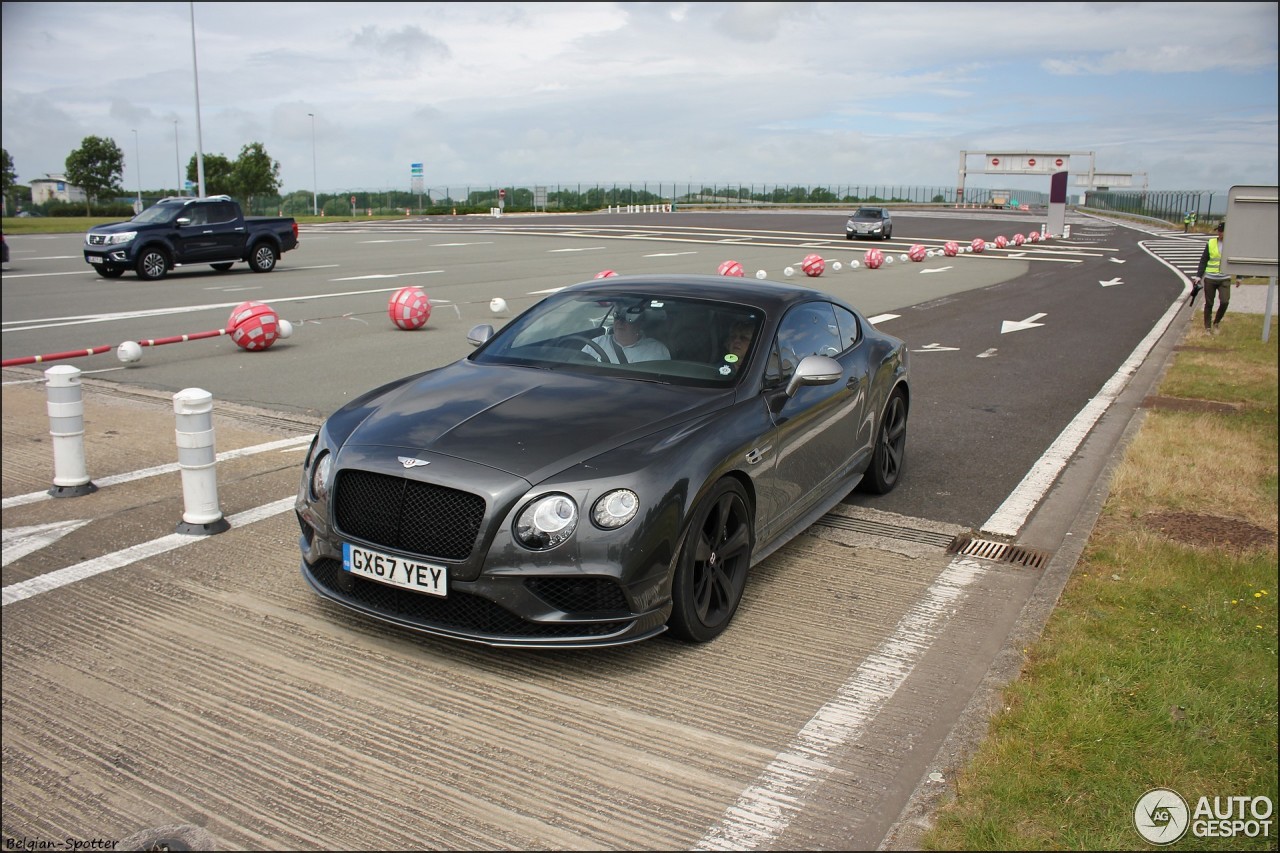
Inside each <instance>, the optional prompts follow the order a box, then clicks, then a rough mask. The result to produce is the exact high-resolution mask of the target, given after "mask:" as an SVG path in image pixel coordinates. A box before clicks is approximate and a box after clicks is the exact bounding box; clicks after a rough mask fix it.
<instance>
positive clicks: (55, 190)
mask: <svg viewBox="0 0 1280 853" xmlns="http://www.w3.org/2000/svg"><path fill="white" fill-rule="evenodd" d="M87 200H88V199H87V198H86V197H85V194H84V190H82V189H80V188H79V187H77V186H75V185H73V184H70V183H67V176H66V175H53V174H46V175H45V176H44V177H43V178H36V179H34V180H33V181H32V182H31V203H32V204H44V203H45V202H46V201H68V202H71V201H79V202H83V201H87Z"/></svg>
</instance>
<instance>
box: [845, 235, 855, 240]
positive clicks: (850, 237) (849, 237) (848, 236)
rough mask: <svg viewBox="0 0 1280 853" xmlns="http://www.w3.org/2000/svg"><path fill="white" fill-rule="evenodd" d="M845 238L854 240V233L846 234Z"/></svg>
mask: <svg viewBox="0 0 1280 853" xmlns="http://www.w3.org/2000/svg"><path fill="white" fill-rule="evenodd" d="M844 238H845V239H846V240H852V239H853V235H852V234H845V235H844Z"/></svg>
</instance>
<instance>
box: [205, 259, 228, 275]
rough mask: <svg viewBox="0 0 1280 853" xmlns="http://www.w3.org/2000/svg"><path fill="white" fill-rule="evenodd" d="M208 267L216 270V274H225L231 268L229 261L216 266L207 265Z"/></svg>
mask: <svg viewBox="0 0 1280 853" xmlns="http://www.w3.org/2000/svg"><path fill="white" fill-rule="evenodd" d="M209 266H211V267H213V268H214V269H215V270H217V271H218V272H226V271H227V270H229V269H231V267H232V262H231V261H223V262H221V263H217V264H209Z"/></svg>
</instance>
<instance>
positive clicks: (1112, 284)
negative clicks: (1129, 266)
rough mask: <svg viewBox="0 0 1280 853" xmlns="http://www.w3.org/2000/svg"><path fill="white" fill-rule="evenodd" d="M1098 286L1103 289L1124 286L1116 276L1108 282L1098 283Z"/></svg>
mask: <svg viewBox="0 0 1280 853" xmlns="http://www.w3.org/2000/svg"><path fill="white" fill-rule="evenodd" d="M1098 284H1100V285H1102V286H1103V287H1115V286H1116V285H1117V284H1124V282H1123V281H1121V280H1120V277H1119V276H1116V277H1115V278H1113V279H1111V280H1110V281H1099V282H1098Z"/></svg>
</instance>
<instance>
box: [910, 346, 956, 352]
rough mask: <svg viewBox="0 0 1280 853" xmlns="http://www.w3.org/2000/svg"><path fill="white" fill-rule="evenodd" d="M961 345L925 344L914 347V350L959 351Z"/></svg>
mask: <svg viewBox="0 0 1280 853" xmlns="http://www.w3.org/2000/svg"><path fill="white" fill-rule="evenodd" d="M959 351H960V347H944V346H943V345H942V344H925V345H924V346H923V347H921V348H920V349H913V350H912V352H959Z"/></svg>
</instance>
